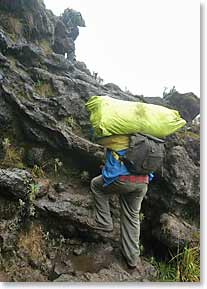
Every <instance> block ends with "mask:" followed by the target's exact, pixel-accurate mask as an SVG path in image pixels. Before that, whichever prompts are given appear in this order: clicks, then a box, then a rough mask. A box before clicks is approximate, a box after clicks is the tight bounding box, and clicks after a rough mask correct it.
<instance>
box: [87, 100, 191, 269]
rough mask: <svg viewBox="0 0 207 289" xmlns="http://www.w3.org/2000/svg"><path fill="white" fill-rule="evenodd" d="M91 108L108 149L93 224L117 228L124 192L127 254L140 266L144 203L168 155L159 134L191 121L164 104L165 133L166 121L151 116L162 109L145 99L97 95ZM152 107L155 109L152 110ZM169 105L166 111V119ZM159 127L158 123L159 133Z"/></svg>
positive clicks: (96, 184)
mask: <svg viewBox="0 0 207 289" xmlns="http://www.w3.org/2000/svg"><path fill="white" fill-rule="evenodd" d="M140 105H141V108H140V107H139V106H140ZM86 108H87V110H88V112H89V114H90V121H91V124H92V127H93V130H94V136H95V137H96V139H97V142H98V143H99V144H101V145H103V146H104V147H105V148H106V155H105V164H104V166H103V168H102V173H101V175H99V176H97V177H95V178H93V179H92V181H91V192H92V195H93V198H94V201H95V218H94V219H89V220H88V225H89V226H90V227H92V228H93V229H96V230H102V231H105V232H111V231H112V230H113V221H112V217H111V213H110V205H109V198H110V196H111V194H114V193H116V194H118V195H119V201H120V241H121V253H122V255H123V257H124V260H125V261H126V264H127V266H128V268H130V269H136V268H137V269H139V268H140V266H141V259H140V246H139V239H140V220H139V213H140V209H141V204H142V201H143V198H144V197H145V195H146V193H147V190H148V184H149V182H150V181H151V180H152V178H153V172H154V171H156V170H157V169H159V168H160V167H161V166H162V161H163V157H164V141H163V140H160V139H159V138H158V137H160V135H161V136H162V137H163V136H164V135H167V134H170V133H172V132H174V131H176V130H177V129H178V128H180V127H181V126H183V125H184V124H185V121H184V120H182V119H181V118H180V117H179V116H178V115H177V112H176V111H173V110H169V109H167V108H161V116H160V117H161V119H162V121H163V122H165V126H164V129H165V132H163V129H162V123H160V124H159V123H158V124H156V125H153V124H150V122H154V120H150V119H149V115H151V116H152V108H153V109H154V115H153V117H156V113H157V112H156V109H158V110H159V109H160V107H158V106H155V107H152V105H150V107H149V108H148V107H146V104H145V107H143V104H142V103H138V102H131V101H123V100H117V99H113V98H110V97H108V96H92V97H91V98H90V99H89V100H88V102H87V103H86ZM148 109H150V110H151V111H150V112H148V111H147V110H148ZM163 109H164V110H166V111H165V113H166V116H165V117H164V113H163ZM175 112H176V113H175ZM170 114H172V115H170ZM157 117H158V116H157ZM167 118H168V120H166V119H167ZM176 118H177V121H176ZM169 119H170V120H171V122H172V121H174V126H173V125H172V123H170V124H169V126H168V127H166V123H167V121H169ZM153 126H156V127H157V132H156V130H154V127H153ZM143 133H144V134H143ZM146 133H151V135H150V136H149V135H146ZM155 134H157V135H155ZM153 135H154V136H153Z"/></svg>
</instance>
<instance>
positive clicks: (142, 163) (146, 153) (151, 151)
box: [119, 133, 165, 175]
mask: <svg viewBox="0 0 207 289" xmlns="http://www.w3.org/2000/svg"><path fill="white" fill-rule="evenodd" d="M164 154H165V147H164V140H161V139H159V138H156V137H153V136H150V135H145V134H141V133H137V134H133V135H131V136H130V137H129V148H128V149H127V151H126V154H125V155H124V156H123V157H121V156H119V159H120V160H121V161H123V163H124V164H125V166H126V167H127V169H128V170H129V172H130V173H132V174H135V175H147V174H149V173H151V172H155V171H157V170H158V169H159V168H162V164H163V159H164Z"/></svg>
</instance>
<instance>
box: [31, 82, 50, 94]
mask: <svg viewBox="0 0 207 289" xmlns="http://www.w3.org/2000/svg"><path fill="white" fill-rule="evenodd" d="M34 89H35V91H36V92H37V94H39V95H40V96H42V97H50V96H53V95H54V91H53V88H52V86H51V84H50V82H46V81H43V80H38V81H37V82H36V84H35V87H34Z"/></svg>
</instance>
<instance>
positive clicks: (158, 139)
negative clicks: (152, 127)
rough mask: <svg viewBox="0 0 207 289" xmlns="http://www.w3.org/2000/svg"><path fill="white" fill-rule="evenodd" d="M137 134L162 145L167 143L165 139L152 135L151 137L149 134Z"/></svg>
mask: <svg viewBox="0 0 207 289" xmlns="http://www.w3.org/2000/svg"><path fill="white" fill-rule="evenodd" d="M137 134H140V135H142V136H144V137H147V138H149V139H151V140H154V141H156V142H160V143H164V142H165V141H164V140H163V139H160V138H158V137H155V136H152V135H149V134H144V133H141V132H139V133H137ZM134 135H135V136H136V134H134Z"/></svg>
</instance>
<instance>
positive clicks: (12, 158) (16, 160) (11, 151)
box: [2, 138, 24, 168]
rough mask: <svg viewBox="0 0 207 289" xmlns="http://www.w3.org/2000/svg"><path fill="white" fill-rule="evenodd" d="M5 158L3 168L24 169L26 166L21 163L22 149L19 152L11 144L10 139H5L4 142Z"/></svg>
mask: <svg viewBox="0 0 207 289" xmlns="http://www.w3.org/2000/svg"><path fill="white" fill-rule="evenodd" d="M2 146H3V152H4V157H3V161H2V164H3V166H8V167H10V166H16V167H18V168H23V167H24V165H23V163H22V161H21V154H22V153H23V151H22V149H20V151H19V152H17V149H16V148H15V147H14V145H12V144H11V141H10V139H9V138H4V139H3V141H2Z"/></svg>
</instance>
